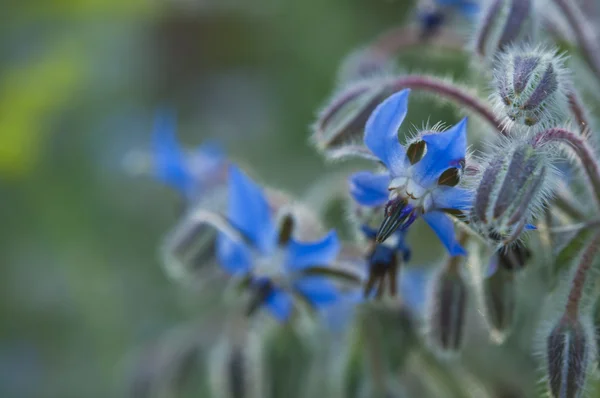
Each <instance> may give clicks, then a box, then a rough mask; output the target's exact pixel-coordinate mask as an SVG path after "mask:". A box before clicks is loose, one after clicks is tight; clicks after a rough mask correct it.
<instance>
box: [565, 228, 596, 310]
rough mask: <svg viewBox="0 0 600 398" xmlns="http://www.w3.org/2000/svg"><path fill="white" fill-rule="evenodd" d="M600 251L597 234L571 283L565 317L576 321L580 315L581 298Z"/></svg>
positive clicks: (584, 253)
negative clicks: (588, 275) (599, 250)
mask: <svg viewBox="0 0 600 398" xmlns="http://www.w3.org/2000/svg"><path fill="white" fill-rule="evenodd" d="M598 249H600V234H596V236H595V237H594V239H593V240H592V242H590V244H589V245H588V247H587V248H586V249H585V251H584V252H583V255H582V256H581V261H580V262H579V265H578V266H577V271H576V272H575V277H574V278H573V282H572V283H571V291H570V292H569V297H568V298H567V307H566V308H565V316H566V317H568V318H569V319H573V320H574V319H576V318H577V315H578V313H579V303H580V302H581V297H583V290H584V287H585V281H586V279H587V274H588V271H589V270H590V268H591V267H592V264H593V263H594V259H595V257H596V253H597V252H598Z"/></svg>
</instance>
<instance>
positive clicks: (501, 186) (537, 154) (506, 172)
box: [471, 143, 553, 246]
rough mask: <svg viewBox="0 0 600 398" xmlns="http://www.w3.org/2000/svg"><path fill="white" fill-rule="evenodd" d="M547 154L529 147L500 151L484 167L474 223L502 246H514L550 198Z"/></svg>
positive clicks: (550, 168)
mask: <svg viewBox="0 0 600 398" xmlns="http://www.w3.org/2000/svg"><path fill="white" fill-rule="evenodd" d="M547 163H549V161H548V159H547V156H546V153H545V152H543V151H542V150H539V149H536V148H534V147H532V146H531V145H530V144H527V143H520V144H517V145H516V146H514V147H513V148H511V149H509V152H508V153H506V152H502V151H499V152H498V154H497V155H496V156H495V157H493V158H492V159H491V160H490V161H489V162H488V163H487V164H486V165H485V166H484V167H483V173H482V176H481V179H480V182H479V186H478V187H477V191H476V194H475V201H474V205H473V209H472V211H471V223H472V225H473V226H474V228H475V229H477V230H478V231H479V232H480V233H481V234H482V235H483V236H484V237H486V238H488V239H489V240H490V241H491V242H492V243H493V244H497V245H499V246H504V245H507V244H509V243H511V242H514V241H515V240H516V239H517V238H518V237H519V235H520V234H521V232H522V231H523V230H524V229H525V226H526V225H527V224H528V223H529V222H531V220H532V218H533V216H534V215H535V213H536V211H537V210H538V209H540V208H541V206H542V203H543V201H544V199H545V198H546V197H547V196H548V194H549V192H548V191H549V190H550V189H551V187H549V185H551V184H550V183H549V181H550V177H549V174H550V173H551V172H553V168H552V166H550V165H548V164H547Z"/></svg>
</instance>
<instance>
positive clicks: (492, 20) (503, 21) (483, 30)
mask: <svg viewBox="0 0 600 398" xmlns="http://www.w3.org/2000/svg"><path fill="white" fill-rule="evenodd" d="M534 1H535V0H487V1H485V2H484V4H485V5H484V6H483V7H482V10H481V12H480V13H479V21H478V26H477V28H476V33H475V40H474V46H475V51H476V53H477V54H478V55H480V56H481V57H487V58H488V59H492V58H493V56H494V55H495V54H496V52H498V51H502V50H504V49H505V48H506V47H507V46H509V45H511V44H513V43H519V42H522V41H530V40H532V39H533V37H534V35H535V28H536V21H535V19H534V16H535V13H534V10H533V8H534V4H533V3H534Z"/></svg>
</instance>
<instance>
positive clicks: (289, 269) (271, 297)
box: [217, 165, 340, 322]
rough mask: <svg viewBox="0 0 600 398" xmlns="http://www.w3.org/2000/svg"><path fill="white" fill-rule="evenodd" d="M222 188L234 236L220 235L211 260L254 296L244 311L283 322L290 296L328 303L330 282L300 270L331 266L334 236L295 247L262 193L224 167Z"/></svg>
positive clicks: (289, 227) (332, 294)
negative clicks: (225, 183) (264, 310)
mask: <svg viewBox="0 0 600 398" xmlns="http://www.w3.org/2000/svg"><path fill="white" fill-rule="evenodd" d="M228 185H229V193H228V209H227V217H228V219H229V222H230V223H231V225H232V226H233V227H234V229H235V230H237V231H238V232H239V236H234V234H231V233H225V232H221V233H220V234H219V236H218V238H217V258H218V260H219V262H220V264H221V265H222V267H223V268H224V269H225V270H226V271H227V272H228V273H230V274H234V275H242V276H244V277H246V278H247V281H248V283H247V285H248V288H249V289H250V290H251V291H252V292H253V293H254V295H253V297H254V300H253V302H252V303H251V305H250V308H249V312H253V311H254V310H255V309H257V308H259V307H261V306H265V307H266V308H267V309H268V310H269V311H270V313H271V314H272V315H273V316H274V317H275V318H276V319H277V320H279V321H282V322H283V321H286V320H287V319H288V318H289V317H290V315H291V313H292V311H293V308H294V296H296V297H300V298H301V299H302V300H303V301H306V302H308V303H309V304H310V305H311V306H312V307H314V308H319V307H322V306H324V305H328V304H331V303H332V302H334V301H335V300H336V299H337V297H338V291H337V289H336V287H335V285H334V284H333V282H332V281H330V280H328V279H327V278H326V277H324V276H320V275H315V274H308V273H306V271H307V270H308V269H309V268H310V267H312V266H319V267H324V266H327V265H329V264H331V263H332V262H333V261H334V259H335V258H336V257H337V254H338V252H339V249H340V244H339V241H338V238H337V234H336V232H335V231H331V232H330V233H329V234H327V235H326V236H325V237H324V238H322V239H321V240H319V241H316V242H299V241H297V240H296V239H294V237H293V223H292V222H290V221H289V220H290V219H289V218H285V217H284V218H283V222H282V223H281V226H280V227H279V228H277V227H276V226H275V223H274V222H273V217H272V214H271V207H270V206H269V203H268V202H267V199H266V197H265V195H264V193H263V192H262V190H261V189H260V187H259V186H258V185H256V184H255V183H254V182H253V181H252V180H250V179H249V178H248V177H247V176H246V175H245V174H244V173H243V172H242V171H240V170H239V169H238V168H237V167H236V166H233V165H232V166H230V167H229V182H228Z"/></svg>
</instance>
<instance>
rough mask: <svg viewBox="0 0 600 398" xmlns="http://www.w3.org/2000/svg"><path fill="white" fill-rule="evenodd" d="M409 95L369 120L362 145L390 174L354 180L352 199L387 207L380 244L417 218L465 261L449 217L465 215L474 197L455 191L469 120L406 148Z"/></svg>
mask: <svg viewBox="0 0 600 398" xmlns="http://www.w3.org/2000/svg"><path fill="white" fill-rule="evenodd" d="M409 92H410V91H409V90H403V91H401V92H399V93H397V94H394V95H392V96H391V97H389V98H388V99H387V100H385V101H384V102H383V103H381V104H380V105H379V106H378V107H377V108H376V109H375V111H374V112H373V114H372V115H371V117H370V118H369V120H368V122H367V125H366V128H365V137H364V142H365V144H366V146H367V147H368V148H369V149H370V150H371V152H373V154H375V155H376V156H377V157H378V158H379V159H380V160H381V162H382V163H383V164H384V165H385V167H386V169H387V170H386V171H385V172H381V173H372V172H370V171H361V172H358V173H356V174H354V175H352V176H351V177H350V193H351V194H352V197H353V198H354V200H356V201H357V202H358V203H359V204H361V205H363V206H371V207H374V206H381V205H383V204H386V202H387V204H386V206H385V215H384V216H385V218H384V221H383V223H382V224H381V226H380V228H379V231H378V232H377V237H376V240H377V241H378V242H383V241H385V240H386V239H387V238H388V237H389V236H390V235H391V234H393V233H394V232H395V231H396V230H398V229H400V230H405V229H407V228H408V227H409V226H410V225H411V224H412V223H413V222H414V221H415V220H416V219H417V218H418V217H423V219H424V220H425V221H426V222H427V224H429V226H430V227H431V228H432V229H433V231H434V232H435V233H436V234H437V236H438V237H439V238H440V240H441V241H442V243H443V244H444V246H445V247H446V249H447V250H448V252H449V253H450V254H451V255H453V256H454V255H464V254H465V251H464V249H463V248H462V247H461V246H460V244H459V243H458V242H457V240H456V236H455V232H454V224H453V222H452V220H451V219H450V218H449V217H448V216H447V215H446V214H445V212H452V213H456V212H457V211H458V212H463V211H466V210H467V209H469V208H470V206H471V200H472V192H471V191H470V190H468V189H466V188H464V187H459V186H457V185H458V184H459V183H460V180H461V174H462V170H463V168H464V166H465V156H466V119H463V120H462V121H461V122H460V123H458V124H457V125H455V126H454V127H452V128H450V129H448V130H446V131H444V132H441V133H436V132H424V133H421V134H420V135H419V136H417V137H416V138H415V139H414V140H413V141H412V142H411V143H410V144H409V145H408V146H407V148H405V147H404V146H402V145H401V144H400V142H399V141H398V128H399V127H400V125H401V124H402V121H403V120H404V117H405V115H406V112H407V102H408V95H409Z"/></svg>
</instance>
